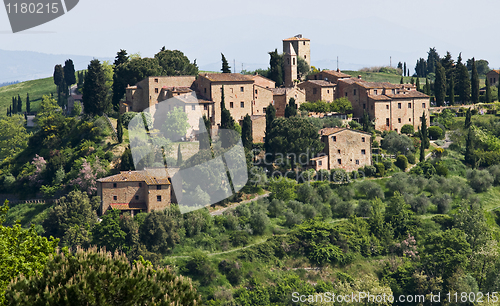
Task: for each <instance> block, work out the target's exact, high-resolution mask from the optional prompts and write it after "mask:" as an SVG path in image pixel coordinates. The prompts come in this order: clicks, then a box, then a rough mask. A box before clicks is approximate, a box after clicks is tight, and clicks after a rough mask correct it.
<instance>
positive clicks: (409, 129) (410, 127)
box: [401, 124, 415, 134]
mask: <svg viewBox="0 0 500 306" xmlns="http://www.w3.org/2000/svg"><path fill="white" fill-rule="evenodd" d="M401 133H403V134H413V133H415V128H414V127H413V125H411V124H405V125H403V127H402V128H401Z"/></svg>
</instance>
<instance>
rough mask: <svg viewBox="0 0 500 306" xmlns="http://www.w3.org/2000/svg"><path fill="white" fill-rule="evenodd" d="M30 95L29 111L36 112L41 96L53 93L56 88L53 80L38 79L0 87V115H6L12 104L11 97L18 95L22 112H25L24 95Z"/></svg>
mask: <svg viewBox="0 0 500 306" xmlns="http://www.w3.org/2000/svg"><path fill="white" fill-rule="evenodd" d="M27 93H29V95H30V102H31V111H37V110H38V107H39V104H40V102H41V101H42V96H43V95H50V94H51V93H54V95H55V96H57V87H56V85H55V84H54V81H53V78H52V77H50V78H45V79H38V80H32V81H26V82H21V83H17V84H13V85H8V86H4V87H0V114H6V113H7V108H8V107H9V106H10V105H11V104H12V97H14V96H17V95H20V96H21V100H22V101H23V111H25V110H26V94H27Z"/></svg>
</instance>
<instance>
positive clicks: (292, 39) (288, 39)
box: [283, 36, 310, 41]
mask: <svg viewBox="0 0 500 306" xmlns="http://www.w3.org/2000/svg"><path fill="white" fill-rule="evenodd" d="M296 40H297V41H299V40H300V41H303V40H308V41H310V39H309V38H302V37H297V36H294V37H290V38H287V39H283V41H296Z"/></svg>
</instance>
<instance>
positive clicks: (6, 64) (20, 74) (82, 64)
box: [0, 50, 112, 84]
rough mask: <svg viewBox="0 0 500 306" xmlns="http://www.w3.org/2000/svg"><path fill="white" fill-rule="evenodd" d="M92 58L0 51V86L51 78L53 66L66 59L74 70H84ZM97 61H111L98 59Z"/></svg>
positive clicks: (62, 63)
mask: <svg viewBox="0 0 500 306" xmlns="http://www.w3.org/2000/svg"><path fill="white" fill-rule="evenodd" d="M93 58H94V57H92V56H82V55H69V54H45V53H39V52H31V51H7V50H0V67H2V69H0V84H1V83H5V82H13V81H17V80H19V81H27V80H35V79H40V78H46V77H49V76H52V74H53V73H54V66H55V65H57V64H61V65H64V61H65V60H67V59H71V60H73V64H74V65H75V70H82V69H86V68H87V66H88V64H89V63H90V61H91V60H92V59H93ZM99 60H101V61H103V60H112V59H111V58H99Z"/></svg>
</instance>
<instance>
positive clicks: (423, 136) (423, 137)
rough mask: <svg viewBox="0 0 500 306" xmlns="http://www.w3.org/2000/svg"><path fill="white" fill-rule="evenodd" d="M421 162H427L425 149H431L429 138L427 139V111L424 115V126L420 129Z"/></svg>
mask: <svg viewBox="0 0 500 306" xmlns="http://www.w3.org/2000/svg"><path fill="white" fill-rule="evenodd" d="M420 141H421V142H420V162H423V161H425V149H427V148H428V147H429V138H428V137H427V117H425V111H424V112H423V113H422V126H421V128H420Z"/></svg>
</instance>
